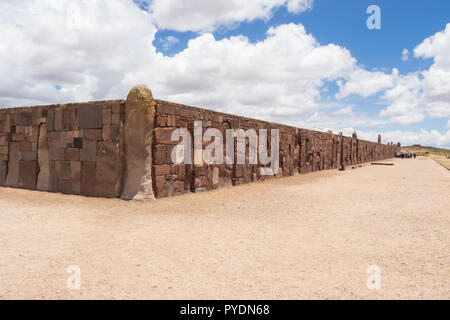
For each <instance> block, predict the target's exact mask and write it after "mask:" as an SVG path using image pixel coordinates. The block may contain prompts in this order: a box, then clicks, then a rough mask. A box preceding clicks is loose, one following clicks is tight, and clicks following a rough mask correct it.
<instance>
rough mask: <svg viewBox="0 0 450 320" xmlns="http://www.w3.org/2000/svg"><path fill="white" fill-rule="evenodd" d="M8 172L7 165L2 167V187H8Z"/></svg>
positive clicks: (0, 170)
mask: <svg viewBox="0 0 450 320" xmlns="http://www.w3.org/2000/svg"><path fill="white" fill-rule="evenodd" d="M7 171H8V167H7V166H6V165H0V186H1V187H3V186H5V185H6V173H7Z"/></svg>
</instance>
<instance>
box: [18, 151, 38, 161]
mask: <svg viewBox="0 0 450 320" xmlns="http://www.w3.org/2000/svg"><path fill="white" fill-rule="evenodd" d="M19 160H23V161H36V160H37V152H35V151H20V152H19Z"/></svg>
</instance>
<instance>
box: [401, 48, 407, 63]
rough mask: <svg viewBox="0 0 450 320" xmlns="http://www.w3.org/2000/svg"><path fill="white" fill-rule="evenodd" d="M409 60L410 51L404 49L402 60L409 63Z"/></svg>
mask: <svg viewBox="0 0 450 320" xmlns="http://www.w3.org/2000/svg"><path fill="white" fill-rule="evenodd" d="M408 59H409V50H408V49H406V48H405V49H403V52H402V60H403V61H407V60H408Z"/></svg>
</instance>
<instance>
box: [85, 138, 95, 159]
mask: <svg viewBox="0 0 450 320" xmlns="http://www.w3.org/2000/svg"><path fill="white" fill-rule="evenodd" d="M87 150H88V160H87V161H96V160H97V144H96V143H92V142H89V143H88V148H87Z"/></svg>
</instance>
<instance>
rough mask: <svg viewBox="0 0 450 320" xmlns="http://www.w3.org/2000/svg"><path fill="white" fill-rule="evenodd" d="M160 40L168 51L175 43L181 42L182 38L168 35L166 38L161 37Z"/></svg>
mask: <svg viewBox="0 0 450 320" xmlns="http://www.w3.org/2000/svg"><path fill="white" fill-rule="evenodd" d="M160 41H161V43H162V46H163V49H164V50H166V51H167V50H169V49H170V47H172V46H173V45H175V44H177V43H178V42H180V40H179V39H178V38H177V37H174V36H167V37H165V38H164V39H160Z"/></svg>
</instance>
